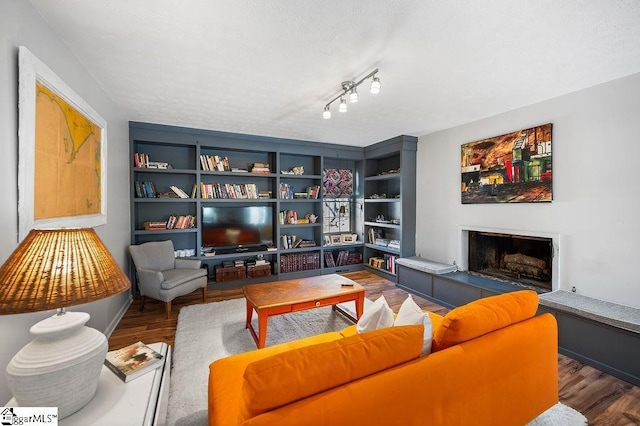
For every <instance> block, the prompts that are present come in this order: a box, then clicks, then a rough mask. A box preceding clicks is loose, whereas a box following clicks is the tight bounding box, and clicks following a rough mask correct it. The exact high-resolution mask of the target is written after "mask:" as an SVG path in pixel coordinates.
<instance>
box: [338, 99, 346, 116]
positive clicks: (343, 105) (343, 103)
mask: <svg viewBox="0 0 640 426" xmlns="http://www.w3.org/2000/svg"><path fill="white" fill-rule="evenodd" d="M338 111H340V112H347V101H346V100H345V99H344V96H340V106H339V107H338Z"/></svg>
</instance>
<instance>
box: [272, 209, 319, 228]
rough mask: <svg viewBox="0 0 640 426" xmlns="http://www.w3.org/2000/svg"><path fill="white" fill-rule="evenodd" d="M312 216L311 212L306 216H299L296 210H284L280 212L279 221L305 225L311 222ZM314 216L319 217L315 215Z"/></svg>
mask: <svg viewBox="0 0 640 426" xmlns="http://www.w3.org/2000/svg"><path fill="white" fill-rule="evenodd" d="M310 216H311V214H307V215H305V217H301V218H299V217H298V213H297V212H296V211H295V210H282V211H281V212H279V213H278V222H279V223H280V225H304V224H308V223H310V220H309V217H310ZM314 217H315V218H317V216H315V215H314Z"/></svg>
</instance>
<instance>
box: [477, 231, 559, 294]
mask: <svg viewBox="0 0 640 426" xmlns="http://www.w3.org/2000/svg"><path fill="white" fill-rule="evenodd" d="M552 261H553V241H552V239H551V238H543V237H532V236H526V235H513V234H498V233H492V232H482V231H469V272H476V273H478V274H481V275H488V276H490V277H494V278H498V279H501V280H505V281H509V282H513V283H514V284H519V285H522V286H525V287H534V288H535V289H540V290H542V291H551V290H552Z"/></svg>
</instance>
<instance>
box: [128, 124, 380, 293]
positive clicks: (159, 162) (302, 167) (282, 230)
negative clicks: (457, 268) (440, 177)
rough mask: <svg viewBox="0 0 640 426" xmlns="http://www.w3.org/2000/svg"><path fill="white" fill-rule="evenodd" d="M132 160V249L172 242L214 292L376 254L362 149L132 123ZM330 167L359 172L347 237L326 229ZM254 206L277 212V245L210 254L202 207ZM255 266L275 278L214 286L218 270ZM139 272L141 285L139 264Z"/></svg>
mask: <svg viewBox="0 0 640 426" xmlns="http://www.w3.org/2000/svg"><path fill="white" fill-rule="evenodd" d="M301 152H303V153H304V154H301ZM130 153H131V157H130V158H131V176H130V182H131V228H132V229H131V243H132V244H140V243H144V242H148V241H161V240H167V239H170V240H172V241H173V244H174V249H175V250H176V252H177V253H180V254H181V255H184V253H189V254H190V256H188V257H193V258H197V259H200V260H201V261H202V262H203V264H204V265H205V266H206V267H207V268H208V270H209V277H210V282H212V283H213V285H216V286H217V285H220V286H222V287H226V286H237V285H243V284H246V283H254V282H255V283H259V282H262V281H270V280H274V279H288V278H297V277H305V276H312V275H317V274H326V273H334V272H344V271H350V270H357V269H360V268H362V267H363V265H364V263H366V262H367V259H368V257H370V255H371V254H372V253H373V252H371V253H370V252H368V250H367V248H366V247H367V246H368V244H367V242H366V235H365V232H366V227H365V221H364V218H363V214H364V213H365V208H366V200H365V197H364V192H365V180H363V179H362V177H363V175H365V164H366V162H367V160H366V159H365V155H366V151H365V149H363V148H359V147H351V146H341V145H334V144H324V143H317V142H307V141H294V140H285V139H276V138H268V137H260V136H253V135H241V134H232V133H225V132H217V131H205V130H198V129H186V128H178V127H173V126H163V125H155V124H146V123H135V122H132V123H130ZM327 168H349V170H352V173H353V175H354V184H353V193H352V194H351V195H350V197H349V198H348V200H347V201H346V202H347V203H348V204H347V205H348V207H349V208H348V209H345V211H348V213H347V214H348V215H349V219H348V220H349V221H350V224H351V227H350V229H349V231H348V232H334V231H333V230H331V229H329V230H328V231H327V230H325V228H324V225H325V218H324V211H325V208H326V206H325V204H326V203H333V200H332V198H331V197H326V196H325V194H324V187H323V184H324V182H323V174H324V172H325V169H327ZM253 206H255V207H260V208H262V207H264V208H268V210H267V211H269V212H271V213H270V217H269V220H268V222H269V223H268V224H267V225H270V227H271V231H270V233H271V237H270V238H271V240H270V241H264V244H260V245H251V246H248V247H246V248H245V247H244V246H242V245H239V247H237V248H236V249H234V248H226V249H215V250H212V249H207V248H204V247H203V233H204V232H205V228H206V226H205V223H203V217H202V214H203V209H204V208H207V207H215V208H218V207H225V208H226V207H239V208H245V207H253ZM212 210H215V209H212ZM181 218H183V219H182V220H181V221H180V223H181V226H177V223H178V221H179V220H180V219H181ZM187 218H188V219H187ZM163 223H164V224H165V226H164V227H163V226H162V224H163ZM256 259H258V260H259V261H260V262H265V263H266V264H268V265H269V268H262V269H269V272H270V273H269V274H264V273H251V274H248V273H247V274H245V275H244V277H243V278H242V279H238V280H229V281H226V280H225V281H224V284H223V283H221V282H218V281H216V274H215V271H216V269H218V270H220V268H223V267H224V265H228V264H229V262H234V265H235V264H240V263H243V264H245V265H250V266H254V265H255V260H256ZM225 262H226V263H225ZM254 269H255V268H254ZM262 269H261V270H262ZM131 271H132V281H134V280H135V271H134V269H133V265H132V267H131ZM225 276H226V277H227V279H228V277H229V275H228V274H227V275H225ZM239 276H240V275H239Z"/></svg>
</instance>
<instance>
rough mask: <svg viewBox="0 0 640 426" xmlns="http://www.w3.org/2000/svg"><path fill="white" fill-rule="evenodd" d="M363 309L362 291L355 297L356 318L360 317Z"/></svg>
mask: <svg viewBox="0 0 640 426" xmlns="http://www.w3.org/2000/svg"><path fill="white" fill-rule="evenodd" d="M363 311H364V293H360V294H359V295H358V298H357V299H356V319H360V317H361V316H362V312H363Z"/></svg>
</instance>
